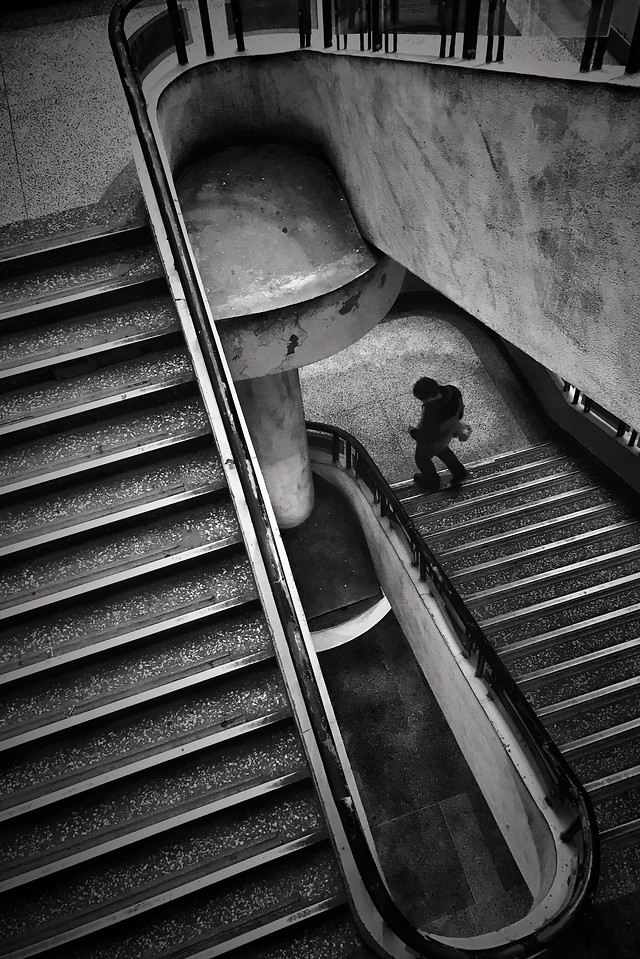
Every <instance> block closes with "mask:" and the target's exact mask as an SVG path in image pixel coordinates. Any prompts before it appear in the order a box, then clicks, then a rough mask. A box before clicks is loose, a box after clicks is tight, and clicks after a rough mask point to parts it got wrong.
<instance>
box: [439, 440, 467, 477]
mask: <svg viewBox="0 0 640 959" xmlns="http://www.w3.org/2000/svg"><path fill="white" fill-rule="evenodd" d="M436 456H437V457H438V459H439V460H442V462H443V463H444V465H445V466H446V467H447V469H448V470H449V472H450V473H451V475H452V476H453V479H454V482H457V481H458V480H461V479H462V477H463V476H466V475H467V470H466V469H465V467H464V466H463V465H462V463H461V462H460V460H459V459H458V457H457V456H456V454H455V453H454V452H453V450H451V449H449V447H448V446H447V448H446V449H444V450H441V451H440V452H439V453H436Z"/></svg>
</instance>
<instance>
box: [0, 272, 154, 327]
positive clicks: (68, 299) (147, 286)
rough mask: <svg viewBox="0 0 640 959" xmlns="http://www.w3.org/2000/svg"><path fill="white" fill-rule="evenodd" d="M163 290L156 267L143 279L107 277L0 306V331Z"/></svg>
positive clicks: (100, 307)
mask: <svg viewBox="0 0 640 959" xmlns="http://www.w3.org/2000/svg"><path fill="white" fill-rule="evenodd" d="M165 291H166V277H165V275H164V273H163V272H162V269H161V268H160V266H158V269H157V270H156V272H154V273H151V274H149V275H147V276H133V277H132V276H130V275H129V274H124V275H123V276H115V277H110V278H109V279H107V280H94V281H89V282H88V283H84V284H78V285H77V286H75V287H73V286H72V287H71V288H70V289H67V290H63V291H62V292H58V293H54V294H51V293H49V294H47V295H43V296H40V297H29V298H28V299H26V300H20V301H17V302H15V301H14V302H11V303H9V304H7V307H3V306H2V305H0V332H2V331H3V330H5V329H6V330H9V329H12V328H13V327H14V326H15V325H16V324H17V323H19V322H22V323H28V324H33V325H35V324H39V323H41V322H42V323H46V322H48V321H49V320H54V319H63V318H64V317H65V316H73V315H76V314H77V313H79V312H81V311H82V312H85V311H88V310H99V309H104V308H105V306H106V305H107V304H108V305H109V306H113V305H114V304H116V303H123V302H126V301H127V300H129V299H133V298H134V297H135V298H136V299H140V298H141V297H143V296H144V295H147V296H149V295H152V294H157V293H160V292H165Z"/></svg>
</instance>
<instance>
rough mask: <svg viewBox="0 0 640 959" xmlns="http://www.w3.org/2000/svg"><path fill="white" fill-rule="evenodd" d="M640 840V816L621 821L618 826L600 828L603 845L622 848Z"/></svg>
mask: <svg viewBox="0 0 640 959" xmlns="http://www.w3.org/2000/svg"><path fill="white" fill-rule="evenodd" d="M639 840H640V818H638V819H631V820H629V821H628V822H624V823H620V825H618V826H609V827H608V828H607V829H601V830H600V842H601V843H602V844H603V845H607V846H610V847H613V848H614V849H620V848H622V847H623V846H630V845H635V844H636V843H637V842H638V841H639Z"/></svg>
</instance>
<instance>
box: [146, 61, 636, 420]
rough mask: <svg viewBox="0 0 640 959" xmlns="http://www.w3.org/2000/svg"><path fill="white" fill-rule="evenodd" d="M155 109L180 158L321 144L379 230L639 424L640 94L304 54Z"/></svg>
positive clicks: (204, 68)
mask: <svg viewBox="0 0 640 959" xmlns="http://www.w3.org/2000/svg"><path fill="white" fill-rule="evenodd" d="M158 121H159V126H160V130H161V133H162V137H163V143H164V146H165V149H166V150H167V153H168V155H169V158H170V162H171V165H172V168H173V169H174V170H175V169H176V168H179V167H180V166H181V165H183V164H184V163H186V162H188V161H190V160H191V159H192V158H193V155H194V154H195V153H197V152H198V151H199V150H201V149H202V148H203V146H206V145H211V144H213V145H215V144H216V143H219V144H221V143H229V142H233V141H234V140H238V141H242V140H247V139H259V140H261V141H277V140H282V141H285V142H289V143H293V144H300V145H304V146H306V147H307V148H312V149H316V150H317V151H318V152H319V153H321V154H322V155H323V156H324V157H325V158H326V159H327V160H328V161H329V162H330V163H331V164H332V165H333V167H334V170H335V172H336V174H337V176H338V178H339V180H340V182H341V184H342V186H343V188H344V190H345V193H346V195H347V198H348V200H349V203H350V205H351V207H352V210H353V212H354V215H355V218H356V221H357V222H358V225H359V227H360V229H361V230H362V232H363V234H364V235H365V236H366V238H367V239H368V240H370V242H372V243H373V244H374V245H375V246H377V247H378V248H379V249H381V250H383V251H384V252H386V253H388V254H389V255H390V256H392V257H393V258H394V259H395V260H398V261H399V262H400V263H402V264H403V265H404V266H406V267H407V268H408V269H409V270H411V271H412V272H413V273H415V274H417V275H418V276H419V277H421V278H422V279H424V280H425V281H426V282H428V283H429V284H431V285H432V286H434V287H435V288H436V289H438V290H440V291H441V292H442V293H444V294H445V295H446V296H448V297H449V298H450V299H452V300H453V301H455V302H456V303H458V304H459V305H460V306H462V307H463V308H464V309H466V310H467V311H468V312H470V313H472V314H474V315H475V316H477V317H478V318H479V319H481V320H482V321H483V322H484V323H486V324H487V325H488V326H490V327H491V328H493V329H495V330H496V331H497V332H498V333H500V335H501V336H503V337H505V338H506V339H507V340H509V341H510V342H512V343H513V344H515V345H516V346H517V347H519V348H520V349H521V350H523V351H524V352H526V353H528V354H529V355H531V356H532V357H534V359H536V360H537V361H538V362H539V363H542V364H543V365H544V366H547V367H549V368H550V369H552V370H554V371H555V372H557V373H558V374H559V375H561V376H562V377H563V378H566V379H568V380H570V381H571V382H572V383H575V384H577V385H578V386H579V387H580V388H581V389H582V390H584V391H585V392H587V393H588V394H589V395H590V396H592V397H593V398H594V399H596V400H597V401H598V402H599V403H601V404H602V405H603V406H605V407H607V408H609V409H610V410H611V411H612V412H614V413H616V414H617V415H619V416H621V417H623V418H624V419H626V420H627V421H628V422H631V423H633V424H634V425H636V426H638V425H640V398H639V395H638V389H637V384H638V382H639V380H640V352H639V351H638V350H637V348H636V339H637V335H638V332H639V331H640V319H639V312H640V209H639V207H640V194H639V191H638V189H637V183H638V179H639V172H640V152H639V146H638V136H637V133H638V129H639V128H640V123H639V121H640V99H639V94H638V91H637V90H636V89H634V88H632V87H629V86H624V85H622V84H620V85H615V84H608V85H606V86H605V85H601V84H585V83H582V82H581V81H579V80H575V81H572V80H558V79H547V78H541V77H531V76H522V75H517V74H509V73H507V72H506V71H505V72H497V71H487V72H484V71H482V70H474V71H468V70H465V69H464V68H457V67H454V66H450V65H449V66H443V65H439V64H432V63H426V62H413V61H408V60H392V59H380V58H374V57H371V56H357V55H356V56H346V55H339V56H338V55H335V54H325V53H320V52H318V51H311V50H306V51H299V52H291V53H285V54H270V55H265V56H244V57H243V56H236V57H234V58H230V59H220V60H212V61H209V62H208V63H205V64H201V65H200V66H196V67H193V68H191V69H187V70H186V71H184V72H183V73H181V74H180V75H179V76H178V77H177V78H176V79H174V80H173V82H172V83H171V84H170V85H169V86H168V87H167V89H166V90H165V91H164V92H163V93H162V95H161V96H160V99H159V103H158Z"/></svg>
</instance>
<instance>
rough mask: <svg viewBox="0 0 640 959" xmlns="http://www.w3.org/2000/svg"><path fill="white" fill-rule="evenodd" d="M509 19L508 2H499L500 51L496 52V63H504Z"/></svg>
mask: <svg viewBox="0 0 640 959" xmlns="http://www.w3.org/2000/svg"><path fill="white" fill-rule="evenodd" d="M506 17H507V0H499V5H498V50H497V52H496V63H502V61H503V60H504V25H505V20H506Z"/></svg>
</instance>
